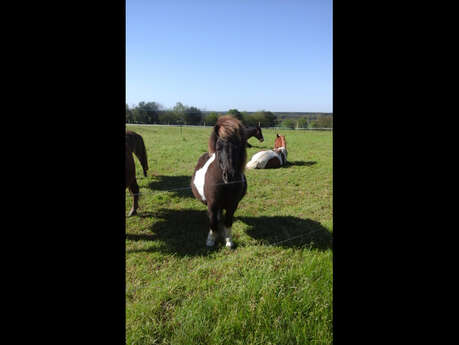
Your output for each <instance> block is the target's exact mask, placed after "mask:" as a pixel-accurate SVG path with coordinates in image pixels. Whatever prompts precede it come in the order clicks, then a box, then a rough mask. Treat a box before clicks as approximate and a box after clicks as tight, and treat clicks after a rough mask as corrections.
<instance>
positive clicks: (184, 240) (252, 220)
mask: <svg viewBox="0 0 459 345" xmlns="http://www.w3.org/2000/svg"><path fill="white" fill-rule="evenodd" d="M142 217H155V218H157V219H158V220H159V221H158V222H156V223H155V224H154V225H153V226H152V227H151V228H150V230H151V234H126V239H128V240H130V241H159V242H161V243H160V246H159V247H154V248H150V249H134V250H127V252H128V253H133V252H157V251H159V252H162V253H166V254H175V255H179V256H205V255H209V254H210V253H212V252H213V251H215V250H220V249H221V248H222V247H223V246H224V245H223V243H222V242H221V241H220V242H218V245H216V246H215V248H214V249H208V248H207V247H206V245H205V242H206V238H207V233H208V227H209V219H208V217H207V211H204V210H203V211H198V210H190V209H188V210H169V209H162V210H159V211H158V212H156V213H154V214H153V213H150V214H143V215H142ZM237 220H240V221H242V222H243V223H245V224H247V225H248V226H249V229H248V230H247V231H246V234H247V235H249V236H250V237H252V238H254V239H256V240H257V241H259V242H260V244H262V245H275V246H280V247H285V248H299V247H309V248H314V249H319V250H326V249H328V248H331V246H332V234H331V233H330V232H329V231H328V230H327V228H325V227H323V226H322V225H321V224H320V223H319V222H316V221H313V220H310V219H301V218H297V217H291V216H274V217H235V219H234V221H237ZM220 240H221V239H220ZM237 242H238V241H237V240H236V241H235V245H236V247H237V245H238V243H237Z"/></svg>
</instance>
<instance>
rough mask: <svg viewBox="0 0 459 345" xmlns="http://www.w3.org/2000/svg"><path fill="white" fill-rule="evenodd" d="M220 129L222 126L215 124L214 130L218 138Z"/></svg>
mask: <svg viewBox="0 0 459 345" xmlns="http://www.w3.org/2000/svg"><path fill="white" fill-rule="evenodd" d="M219 129H220V126H218V125H216V126H214V132H215V135H216V136H217V138H218V130H219Z"/></svg>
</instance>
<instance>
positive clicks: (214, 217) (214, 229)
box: [206, 205, 219, 247]
mask: <svg viewBox="0 0 459 345" xmlns="http://www.w3.org/2000/svg"><path fill="white" fill-rule="evenodd" d="M207 210H208V213H209V227H210V229H209V235H208V236H207V241H206V245H207V246H208V247H213V246H214V245H215V240H216V239H217V236H218V218H219V217H218V214H219V210H218V209H217V208H215V207H211V206H210V205H208V207H207Z"/></svg>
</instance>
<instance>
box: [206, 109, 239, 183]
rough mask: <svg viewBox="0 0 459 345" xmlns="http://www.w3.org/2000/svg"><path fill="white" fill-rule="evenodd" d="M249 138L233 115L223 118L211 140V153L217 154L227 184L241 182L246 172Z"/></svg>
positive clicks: (218, 122)
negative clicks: (235, 181)
mask: <svg viewBox="0 0 459 345" xmlns="http://www.w3.org/2000/svg"><path fill="white" fill-rule="evenodd" d="M246 143H247V138H246V134H245V129H244V126H243V125H242V123H241V122H240V121H239V120H238V119H236V118H235V117H233V116H231V115H226V116H221V117H219V118H218V120H217V124H216V125H215V127H214V130H213V131H212V134H211V136H210V139H209V152H210V153H214V152H215V153H216V155H217V156H216V158H217V161H218V164H219V166H220V168H221V170H222V172H223V181H224V182H225V183H228V182H231V181H234V180H239V179H240V177H241V174H242V173H243V172H244V167H245V162H246V159H247V152H246V150H245V147H246Z"/></svg>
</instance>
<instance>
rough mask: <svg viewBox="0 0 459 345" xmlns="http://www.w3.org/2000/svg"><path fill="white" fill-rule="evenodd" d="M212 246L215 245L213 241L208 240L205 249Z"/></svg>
mask: <svg viewBox="0 0 459 345" xmlns="http://www.w3.org/2000/svg"><path fill="white" fill-rule="evenodd" d="M214 245H215V241H209V240H207V241H206V246H207V247H213V246H214Z"/></svg>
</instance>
